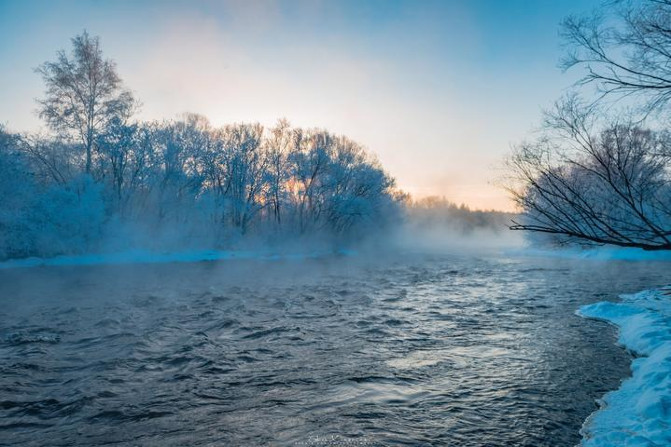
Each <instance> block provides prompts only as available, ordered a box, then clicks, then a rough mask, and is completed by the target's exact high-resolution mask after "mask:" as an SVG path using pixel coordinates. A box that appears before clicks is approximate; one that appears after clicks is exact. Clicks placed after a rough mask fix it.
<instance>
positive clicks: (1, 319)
mask: <svg viewBox="0 0 671 447" xmlns="http://www.w3.org/2000/svg"><path fill="white" fill-rule="evenodd" d="M668 275H669V272H668V266H667V265H664V264H647V265H644V264H630V263H625V262H610V263H604V262H598V261H567V260H557V259H553V260H541V259H510V258H504V257H500V256H483V257H463V256H456V255H452V256H448V255H441V256H437V255H431V256H429V255H408V256H405V257H404V258H403V259H387V260H385V261H384V262H376V263H372V262H366V261H363V260H354V259H344V260H343V259H340V260H330V261H323V260H322V261H318V260H312V261H305V262H302V263H296V262H286V263H282V262H274V263H253V262H235V263H233V262H228V263H226V262H224V263H219V264H216V263H203V264H181V265H177V264H176V265H155V266H126V267H123V266H115V267H95V268H93V267H91V268H83V267H80V268H71V267H63V268H53V267H51V268H35V269H26V270H13V271H2V272H0V300H1V302H2V308H1V309H0V444H2V445H54V446H61V445H62V446H65V445H112V444H125V445H161V446H164V445H175V446H177V445H253V446H257V445H278V446H281V445H413V446H416V445H420V446H421V445H427V446H429V445H431V446H433V445H449V446H484V445H487V446H512V445H515V446H570V445H575V444H576V443H578V442H579V440H580V437H579V434H578V430H579V428H580V426H581V424H582V421H583V420H584V419H585V418H586V417H587V416H588V415H589V413H591V412H592V411H594V410H595V409H596V404H595V403H594V400H595V399H596V398H598V397H599V396H600V395H602V394H603V393H604V392H606V391H607V390H610V389H613V388H616V387H617V386H618V383H619V380H620V379H622V378H623V377H626V376H627V375H628V368H629V359H628V357H627V354H626V353H625V352H623V351H622V350H621V349H619V348H617V347H615V346H614V341H615V333H614V331H613V330H612V329H611V328H610V327H608V326H606V325H605V324H601V323H598V322H593V321H587V320H582V319H580V318H578V317H576V316H575V315H574V314H573V312H574V310H575V309H576V308H577V307H578V306H579V305H581V304H585V303H589V302H594V301H599V300H603V299H615V298H616V297H617V295H618V294H619V293H625V292H631V291H635V290H638V289H642V288H649V287H651V286H655V285H662V284H664V283H668V282H669V280H670V279H671V278H669V276H668Z"/></svg>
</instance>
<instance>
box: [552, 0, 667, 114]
mask: <svg viewBox="0 0 671 447" xmlns="http://www.w3.org/2000/svg"><path fill="white" fill-rule="evenodd" d="M611 11H615V14H610V12H611ZM562 34H563V37H564V39H565V42H566V43H567V47H568V49H569V52H568V54H567V56H566V57H565V59H564V61H563V67H564V68H565V69H568V68H571V67H575V66H577V67H582V68H584V69H585V70H586V74H585V75H584V76H583V77H582V79H581V81H580V82H581V83H582V84H593V85H595V86H596V87H597V89H598V91H599V93H600V96H599V98H602V97H604V96H613V95H615V97H618V98H622V97H627V96H631V95H634V96H638V97H639V99H643V102H642V103H641V104H642V106H643V109H644V111H645V112H646V113H649V112H652V111H660V110H662V109H663V108H665V107H666V106H667V105H668V103H669V101H670V100H671V0H643V1H630V0H620V1H613V2H607V9H606V8H604V13H602V14H596V15H592V16H590V17H569V18H567V19H566V20H565V21H564V23H563V25H562Z"/></svg>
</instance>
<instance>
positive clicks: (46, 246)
mask: <svg viewBox="0 0 671 447" xmlns="http://www.w3.org/2000/svg"><path fill="white" fill-rule="evenodd" d="M93 147H94V150H93V151H92V156H91V161H90V167H89V170H90V172H88V173H87V172H86V166H87V159H86V155H85V153H84V151H82V148H81V145H79V144H76V143H71V142H66V141H62V140H58V139H43V138H38V137H36V136H25V135H16V134H11V133H8V132H6V131H4V130H2V129H0V198H1V199H0V200H2V209H1V211H0V256H1V257H5V258H8V257H25V256H36V255H39V256H52V255H56V254H63V253H84V252H88V251H98V250H101V249H102V250H104V249H106V248H118V247H125V248H131V247H152V248H157V247H163V248H175V247H180V246H189V247H194V246H200V247H207V248H213V247H222V246H227V245H230V244H234V243H235V242H236V241H238V240H239V239H240V237H241V236H244V235H247V236H250V237H262V238H266V239H268V240H270V239H273V238H277V239H281V238H287V237H297V236H306V235H311V236H319V237H324V238H328V239H330V240H341V241H342V240H343V239H352V238H356V237H365V236H366V234H368V233H371V232H375V231H377V230H380V229H381V228H383V227H384V226H385V225H386V224H387V223H389V222H391V221H392V220H393V219H395V218H397V217H398V211H399V205H398V202H397V201H396V199H395V193H394V189H393V180H392V179H391V178H390V177H389V176H388V175H387V174H385V172H384V171H383V170H382V169H381V167H380V166H379V164H378V163H377V162H376V161H375V160H374V159H373V158H372V157H370V156H369V155H368V154H367V153H366V152H365V151H364V149H363V148H362V147H361V146H359V145H358V144H356V143H355V142H353V141H351V140H349V139H348V138H346V137H342V136H335V135H332V134H330V133H329V132H327V131H324V130H319V129H310V130H304V129H299V128H292V127H290V126H289V124H288V123H287V122H286V121H280V122H279V123H278V125H277V126H275V127H273V128H270V129H265V128H264V127H263V126H261V125H259V124H233V125H228V126H224V127H220V128H214V127H212V126H210V125H209V123H208V122H207V121H206V120H205V119H204V118H202V117H200V116H196V115H189V116H186V117H185V118H184V119H182V120H178V121H165V122H151V123H132V124H124V123H121V122H114V123H112V124H111V125H110V126H109V128H107V129H106V131H105V132H104V133H102V134H100V135H99V136H98V138H97V140H96V142H95V144H94V145H93ZM106 245H108V246H107V247H106ZM112 245H113V246H114V247H112Z"/></svg>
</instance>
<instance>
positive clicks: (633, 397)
mask: <svg viewBox="0 0 671 447" xmlns="http://www.w3.org/2000/svg"><path fill="white" fill-rule="evenodd" d="M621 298H622V301H621V302H619V303H612V302H600V303H596V304H590V305H586V306H582V307H581V308H580V309H579V310H578V311H577V313H578V315H580V316H582V317H585V318H594V319H598V320H603V321H607V322H609V323H611V324H614V325H616V326H617V327H618V328H619V343H620V344H621V345H622V346H624V347H625V348H627V349H628V350H630V351H631V352H632V353H633V354H634V355H635V356H636V358H635V359H634V360H633V362H632V365H631V371H632V376H631V377H630V378H628V379H626V380H625V381H623V382H622V385H621V386H620V388H619V389H617V390H615V391H612V392H610V393H608V394H606V395H605V396H604V397H603V399H602V400H601V402H600V404H601V409H599V410H598V411H596V412H595V413H593V414H592V415H591V416H590V417H589V418H588V419H587V420H586V421H585V424H584V425H583V429H582V431H581V433H582V434H583V437H584V439H583V446H587V447H601V446H668V445H671V287H670V288H665V289H661V290H648V291H644V292H640V293H637V294H633V295H623V296H622V297H621Z"/></svg>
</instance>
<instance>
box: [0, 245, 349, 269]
mask: <svg viewBox="0 0 671 447" xmlns="http://www.w3.org/2000/svg"><path fill="white" fill-rule="evenodd" d="M352 253H353V252H352V251H350V250H342V249H341V250H330V251H326V250H325V251H308V252H270V251H257V250H195V251H183V252H164V253H161V252H153V251H145V250H134V251H126V252H121V253H107V254H91V255H75V256H56V257H53V258H24V259H11V260H8V261H2V262H0V270H1V269H9V268H21V267H40V266H75V265H82V266H83V265H114V264H163V263H173V262H204V261H225V260H233V259H238V260H259V261H277V260H303V259H314V258H322V257H326V256H333V255H340V256H348V255H351V254H352Z"/></svg>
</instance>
